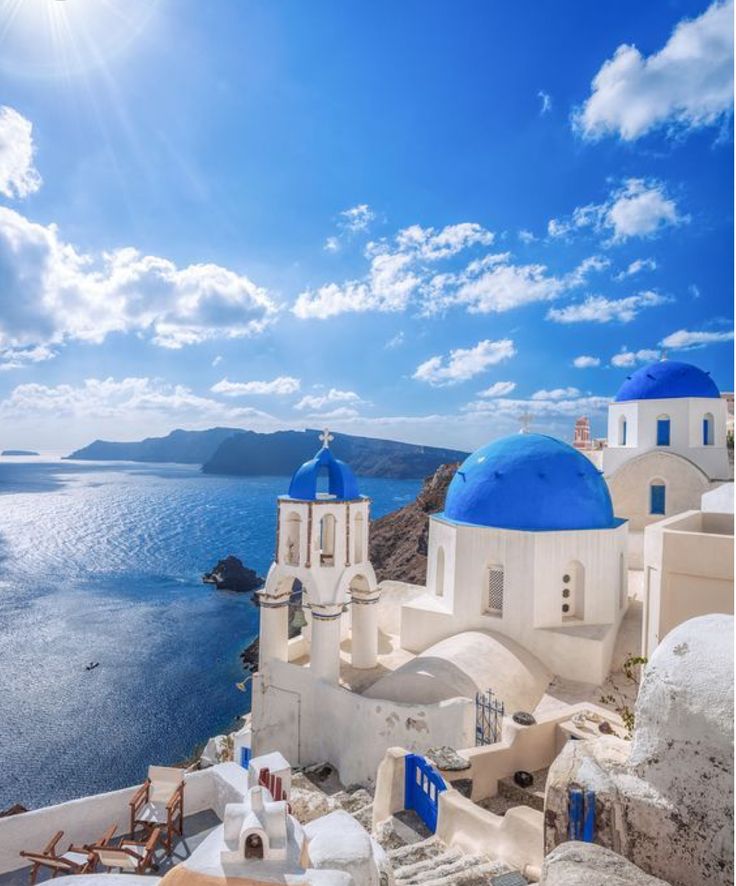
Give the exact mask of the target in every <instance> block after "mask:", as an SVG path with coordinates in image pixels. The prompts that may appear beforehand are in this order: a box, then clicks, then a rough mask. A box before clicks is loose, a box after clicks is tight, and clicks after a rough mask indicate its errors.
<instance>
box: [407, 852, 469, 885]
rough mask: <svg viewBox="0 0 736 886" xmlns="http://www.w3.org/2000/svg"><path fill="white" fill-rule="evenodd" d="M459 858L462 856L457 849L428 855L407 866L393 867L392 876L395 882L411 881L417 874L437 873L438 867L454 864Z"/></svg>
mask: <svg viewBox="0 0 736 886" xmlns="http://www.w3.org/2000/svg"><path fill="white" fill-rule="evenodd" d="M461 858H463V854H462V852H459V851H458V850H457V849H445V850H444V852H442V853H440V854H438V855H435V854H433V853H430V854H429V855H428V856H425V857H424V858H422V857H419V858H418V859H417V860H416V861H412V862H410V863H409V864H402V865H399V866H397V865H394V876H395V877H396V879H397V880H399V879H403V880H407V881H413V880H414V879H415V878H416V876H417V875H418V874H422V873H428V872H434V871H437V870H438V869H439V867H446V866H447V865H450V864H454V863H455V862H457V861H459V860H460V859H461Z"/></svg>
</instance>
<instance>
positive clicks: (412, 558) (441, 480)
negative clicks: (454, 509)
mask: <svg viewBox="0 0 736 886" xmlns="http://www.w3.org/2000/svg"><path fill="white" fill-rule="evenodd" d="M457 468H458V461H455V462H453V463H452V464H443V465H440V467H438V468H437V470H436V471H435V472H434V474H432V476H431V477H427V479H426V480H425V481H424V483H423V485H422V488H421V491H420V492H419V495H418V496H417V497H416V499H415V500H414V501H413V502H411V504H408V505H405V506H404V507H403V508H399V510H398V511H392V512H391V513H390V514H386V515H385V516H384V517H379V518H378V519H377V520H373V521H372V523H371V540H370V558H371V562H372V563H373V568H374V569H375V570H376V578H377V579H378V581H383V580H384V579H394V580H396V581H406V582H410V583H411V584H424V582H425V581H426V576H427V541H428V538H429V515H430V514H436V513H437V512H438V511H441V510H442V509H443V508H444V506H445V494H446V493H447V487H448V486H449V485H450V480H452V478H453V476H454V475H455V471H456V470H457Z"/></svg>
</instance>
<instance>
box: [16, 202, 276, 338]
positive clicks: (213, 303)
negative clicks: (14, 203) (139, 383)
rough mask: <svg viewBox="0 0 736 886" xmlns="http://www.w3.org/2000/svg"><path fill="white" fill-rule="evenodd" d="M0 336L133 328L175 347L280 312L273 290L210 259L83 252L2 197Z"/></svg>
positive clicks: (235, 334) (255, 324) (240, 330)
mask: <svg viewBox="0 0 736 886" xmlns="http://www.w3.org/2000/svg"><path fill="white" fill-rule="evenodd" d="M0 278H1V279H2V280H3V298H2V299H0V345H4V346H12V347H17V346H23V345H34V344H54V343H60V342H63V341H65V340H68V339H77V340H82V341H89V342H95V343H100V342H102V341H103V340H104V339H105V338H106V336H107V335H108V334H110V333H111V332H137V333H139V334H141V335H143V336H145V337H147V338H150V339H151V340H152V341H153V342H154V343H155V344H158V345H161V346H163V347H168V348H180V347H182V346H184V345H188V344H196V343H198V342H202V341H206V340H208V339H223V338H240V337H243V336H250V335H255V334H257V333H259V332H262V331H263V330H264V329H265V327H266V326H267V325H268V324H269V323H270V322H271V321H272V320H273V318H274V317H275V315H276V313H277V310H278V308H277V305H276V303H275V302H274V300H273V299H272V298H271V296H270V294H269V293H268V292H267V291H266V290H265V289H263V288H261V287H259V286H257V285H256V284H255V283H253V282H252V281H251V280H250V279H249V278H248V277H245V276H243V275H240V274H237V273H236V272H234V271H231V270H228V269H227V268H223V267H221V266H219V265H214V264H196V265H188V266H186V267H183V268H179V267H177V266H176V265H175V264H174V263H173V262H171V261H169V260H168V259H165V258H160V257H157V256H150V255H142V254H141V253H139V252H138V251H136V250H135V249H131V248H124V249H117V250H115V251H113V252H106V253H102V254H101V255H85V254H83V253H80V252H79V251H77V250H76V249H75V247H74V246H72V245H71V244H69V243H65V242H64V241H63V240H62V239H61V238H60V236H59V232H58V229H57V227H56V226H55V225H49V226H48V227H46V226H44V225H40V224H36V223H34V222H31V221H29V220H28V219H26V218H24V217H23V216H22V215H20V214H19V213H17V212H15V211H13V210H12V209H8V208H6V207H0Z"/></svg>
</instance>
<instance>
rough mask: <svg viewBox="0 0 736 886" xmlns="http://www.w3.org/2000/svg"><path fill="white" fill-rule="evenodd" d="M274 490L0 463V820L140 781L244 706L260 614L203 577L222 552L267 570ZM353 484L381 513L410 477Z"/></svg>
mask: <svg viewBox="0 0 736 886" xmlns="http://www.w3.org/2000/svg"><path fill="white" fill-rule="evenodd" d="M287 487H288V478H287V477H226V476H212V475H206V474H202V473H201V472H200V470H199V468H198V467H197V466H184V465H170V464H146V465H144V464H135V463H130V462H114V463H113V462H74V461H62V460H60V459H58V458H57V459H49V458H43V457H42V458H26V459H17V458H9V457H5V458H0V810H2V809H4V808H6V807H7V806H10V805H12V804H14V803H22V804H23V805H24V806H26V807H27V808H29V809H32V808H38V807H40V806H44V805H47V804H50V803H58V802H61V801H64V800H69V799H71V798H73V797H79V796H84V795H87V794H92V793H97V792H100V791H109V790H114V789H116V788H121V787H125V786H126V785H131V784H135V783H138V782H140V781H141V780H142V779H143V777H144V776H145V773H146V770H147V767H148V765H149V764H150V763H158V764H173V763H177V762H180V761H182V760H184V759H187V758H188V757H190V756H191V755H192V754H193V752H194V750H195V748H197V746H201V744H202V743H203V742H204V741H206V740H207V739H208V738H209V737H210V736H212V735H215V734H217V733H219V732H221V731H223V730H227V729H228V728H231V727H232V726H233V725H234V724H235V722H236V721H237V719H238V718H239V717H241V716H242V715H243V714H244V713H246V712H247V711H248V710H249V709H250V694H249V689H250V687H249V684H246V687H245V691H243V690H242V689H240V688H238V686H237V684H238V683H240V682H242V681H243V679H244V676H245V672H244V670H243V666H242V663H241V661H240V658H239V653H240V652H241V650H242V649H243V648H244V647H245V646H247V645H248V644H249V643H250V642H251V641H252V640H253V639H254V637H255V636H256V635H257V632H258V610H257V608H256V607H255V606H254V605H253V603H252V599H251V595H249V594H238V593H233V592H228V591H218V590H216V589H214V588H213V587H212V586H210V585H204V584H203V583H202V574H203V573H204V572H206V571H209V570H210V569H211V568H212V567H213V566H214V565H215V563H216V562H217V561H218V560H219V559H220V558H222V557H225V556H227V555H228V554H234V555H235V556H237V557H240V559H241V560H242V561H243V562H244V563H245V564H246V565H247V566H250V567H251V568H253V569H255V570H256V571H257V572H258V573H259V574H260V575H263V576H265V574H266V572H267V570H268V566H269V564H270V562H271V559H272V556H273V547H274V539H275V520H276V497H277V495H279V494H283V493H284V492H285V491H286V489H287ZM360 487H361V492H362V493H363V494H365V495H368V496H370V498H371V499H372V500H373V504H372V507H371V514H372V515H373V516H381V515H382V514H385V513H388V512H389V511H392V510H395V509H396V508H399V507H401V506H402V505H404V504H406V503H407V502H409V501H411V500H412V499H413V498H414V497H415V496H416V494H417V492H418V490H419V487H420V481H418V480H387V479H374V478H360ZM92 662H99V666H98V667H95V668H94V669H93V670H87V669H86V666H87V665H88V664H90V663H92Z"/></svg>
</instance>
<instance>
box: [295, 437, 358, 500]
mask: <svg viewBox="0 0 736 886" xmlns="http://www.w3.org/2000/svg"><path fill="white" fill-rule="evenodd" d="M324 469H326V470H327V479H328V487H327V491H328V494H329V495H330V496H331V497H333V498H336V499H340V500H343V501H351V500H353V499H356V498H360V491H359V490H358V481H357V480H356V479H355V474H354V473H353V472H352V471H351V470H350V468H349V467H348V466H347V465H346V464H345V462H344V461H340V460H339V459H337V458H335V456H334V455H333V454H332V453H331V452H330V450H329V449H328V448H326V447H325V448H323V449H320V451H319V452H318V453H317V454H316V455H315V456H314V458H312V459H310V460H309V461H305V462H304V464H303V465H302V466H301V467H300V468H299V469H298V470H297V471H296V472H295V473H294V476H293V477H292V478H291V483H290V484H289V497H290V498H298V499H301V500H302V501H314V500H315V499H316V498H317V480H318V478H319V475H320V473H321V472H322V471H323V470H324Z"/></svg>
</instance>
